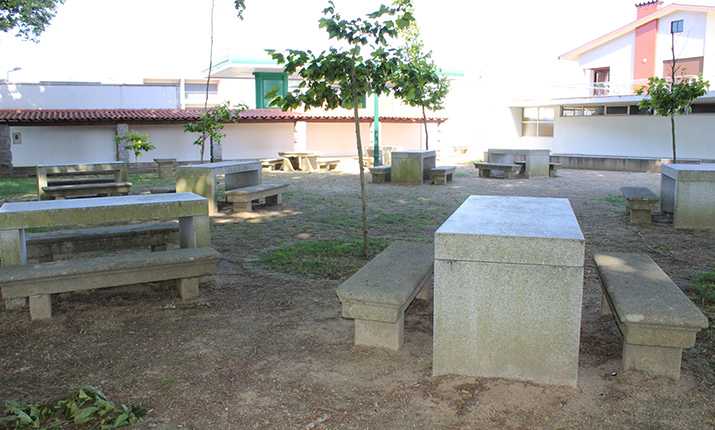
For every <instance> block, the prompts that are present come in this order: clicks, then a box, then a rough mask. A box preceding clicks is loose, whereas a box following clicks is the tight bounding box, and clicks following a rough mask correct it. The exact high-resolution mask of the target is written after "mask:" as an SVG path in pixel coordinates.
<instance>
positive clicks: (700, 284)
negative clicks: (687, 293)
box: [692, 269, 715, 307]
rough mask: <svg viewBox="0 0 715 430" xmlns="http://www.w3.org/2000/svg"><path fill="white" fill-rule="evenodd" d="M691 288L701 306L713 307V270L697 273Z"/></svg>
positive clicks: (714, 279)
mask: <svg viewBox="0 0 715 430" xmlns="http://www.w3.org/2000/svg"><path fill="white" fill-rule="evenodd" d="M692 288H693V290H694V291H695V292H696V293H697V295H698V299H699V301H700V304H701V305H702V306H709V307H715V269H712V270H710V271H709V272H700V273H698V275H697V276H696V277H695V284H693V286H692Z"/></svg>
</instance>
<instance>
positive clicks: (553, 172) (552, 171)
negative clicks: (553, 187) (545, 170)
mask: <svg viewBox="0 0 715 430" xmlns="http://www.w3.org/2000/svg"><path fill="white" fill-rule="evenodd" d="M558 173H559V171H558V170H556V169H550V170H549V178H558V177H559V175H558Z"/></svg>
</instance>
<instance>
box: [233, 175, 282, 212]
mask: <svg viewBox="0 0 715 430" xmlns="http://www.w3.org/2000/svg"><path fill="white" fill-rule="evenodd" d="M289 185H290V184H289V183H287V182H269V183H264V184H258V185H253V186H250V187H243V188H236V189H234V190H228V191H226V200H227V201H228V202H229V203H232V204H233V211H234V212H251V210H253V201H255V200H260V199H265V201H266V205H279V204H281V202H282V201H283V193H284V192H285V191H286V190H287V189H288V186H289Z"/></svg>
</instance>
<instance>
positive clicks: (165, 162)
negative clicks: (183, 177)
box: [154, 158, 176, 179]
mask: <svg viewBox="0 0 715 430" xmlns="http://www.w3.org/2000/svg"><path fill="white" fill-rule="evenodd" d="M154 161H155V162H156V164H157V165H158V170H157V176H158V177H159V179H168V178H171V177H172V176H174V163H176V158H155V159H154Z"/></svg>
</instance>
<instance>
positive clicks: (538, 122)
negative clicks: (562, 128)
mask: <svg viewBox="0 0 715 430" xmlns="http://www.w3.org/2000/svg"><path fill="white" fill-rule="evenodd" d="M521 135H522V136H538V137H553V136H554V108H551V107H533V108H524V109H523V113H522V118H521Z"/></svg>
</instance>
